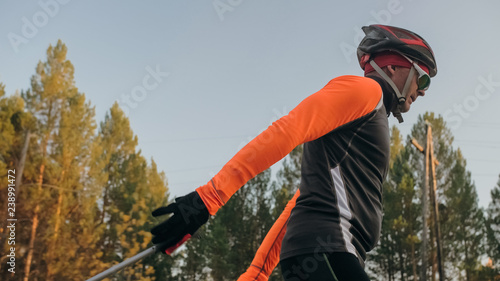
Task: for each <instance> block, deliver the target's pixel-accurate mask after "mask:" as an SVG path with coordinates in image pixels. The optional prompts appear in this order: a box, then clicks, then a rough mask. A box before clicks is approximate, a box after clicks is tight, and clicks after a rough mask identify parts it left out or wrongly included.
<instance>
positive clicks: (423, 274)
mask: <svg viewBox="0 0 500 281" xmlns="http://www.w3.org/2000/svg"><path fill="white" fill-rule="evenodd" d="M426 124H427V141H426V148H425V149H424V148H423V147H422V146H421V145H420V144H419V143H418V142H417V140H415V139H412V140H411V143H412V144H413V145H414V146H415V147H416V148H417V149H418V150H419V151H420V152H422V153H423V154H425V159H424V164H425V165H424V166H425V168H424V169H425V173H424V184H423V186H422V223H423V225H422V229H423V230H422V246H421V260H422V267H421V271H420V277H419V280H420V281H426V280H427V262H428V257H427V248H428V246H427V244H428V243H427V227H428V226H427V210H428V209H429V205H428V201H427V196H428V194H430V198H431V201H432V202H431V203H432V206H433V220H434V230H435V232H436V245H437V259H438V271H439V280H440V281H444V268H443V262H442V248H441V233H440V228H439V211H438V203H437V200H436V192H437V180H436V165H439V161H437V159H435V158H434V146H433V142H432V129H431V124H430V123H429V122H427V121H426ZM429 163H431V165H430V166H431V171H432V179H433V190H432V192H430V191H431V190H430V188H429Z"/></svg>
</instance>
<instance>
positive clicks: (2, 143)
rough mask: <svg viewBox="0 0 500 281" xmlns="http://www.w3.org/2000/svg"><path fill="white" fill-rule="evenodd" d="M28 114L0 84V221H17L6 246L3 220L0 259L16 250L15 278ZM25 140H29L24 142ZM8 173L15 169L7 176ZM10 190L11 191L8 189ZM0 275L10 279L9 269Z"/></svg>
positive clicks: (20, 239) (19, 265)
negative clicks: (11, 241)
mask: <svg viewBox="0 0 500 281" xmlns="http://www.w3.org/2000/svg"><path fill="white" fill-rule="evenodd" d="M29 121H30V118H29V114H27V113H26V112H25V103H24V101H23V100H22V98H21V97H20V95H19V94H17V93H16V94H14V95H11V96H7V97H6V96H5V90H4V85H3V84H1V83H0V200H1V202H6V203H5V204H4V205H3V206H4V207H2V208H1V209H0V216H1V217H3V218H8V217H9V216H8V212H12V213H14V214H15V217H13V218H16V219H17V220H18V222H16V225H15V227H16V243H17V244H16V245H9V244H8V243H7V240H6V239H8V236H9V234H10V233H9V231H7V228H6V226H7V225H6V223H7V221H6V220H4V221H3V222H2V223H1V227H0V245H1V246H0V256H2V257H6V255H7V254H8V253H10V247H12V246H14V247H15V248H16V259H17V260H16V269H15V271H16V276H20V275H22V270H20V268H22V266H23V260H22V259H19V257H20V255H21V254H22V247H20V245H23V244H22V243H23V242H25V241H24V238H25V237H26V236H25V235H23V234H24V231H29V230H28V229H26V228H25V226H26V224H24V223H21V222H22V221H23V220H24V219H26V218H25V216H24V214H25V208H24V206H23V204H22V203H23V201H22V200H20V198H19V190H21V188H24V187H22V186H21V184H22V179H23V169H24V163H25V162H26V161H25V159H26V157H25V155H26V153H24V154H23V152H25V149H24V147H25V145H24V144H25V142H26V140H27V138H26V136H29V134H28V133H26V131H27V130H28V128H29V126H30V125H31V124H30V122H29ZM28 141H29V140H28ZM9 170H15V174H13V172H11V173H8V171H9ZM8 174H10V175H13V176H15V182H12V178H11V182H9V181H8ZM11 183H12V184H13V185H14V188H15V190H14V191H13V194H14V197H13V198H15V202H14V204H15V206H12V205H9V206H8V204H7V202H9V203H11V202H10V201H8V197H11V196H9V193H8V188H9V186H8V185H9V184H11ZM11 190H12V189H11ZM11 198H12V197H11ZM8 207H11V208H12V207H13V208H14V209H8ZM1 268H2V272H0V279H10V278H11V277H12V273H10V272H8V271H7V269H8V268H9V266H7V265H6V264H5V266H2V267H1Z"/></svg>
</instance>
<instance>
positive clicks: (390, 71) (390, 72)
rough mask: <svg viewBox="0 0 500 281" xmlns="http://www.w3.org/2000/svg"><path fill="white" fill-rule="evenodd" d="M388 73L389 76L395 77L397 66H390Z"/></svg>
mask: <svg viewBox="0 0 500 281" xmlns="http://www.w3.org/2000/svg"><path fill="white" fill-rule="evenodd" d="M387 71H388V72H389V74H390V75H391V76H392V75H394V72H396V66H395V65H391V64H389V65H388V66H387Z"/></svg>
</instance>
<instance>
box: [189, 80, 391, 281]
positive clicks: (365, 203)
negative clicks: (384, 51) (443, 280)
mask: <svg viewBox="0 0 500 281" xmlns="http://www.w3.org/2000/svg"><path fill="white" fill-rule="evenodd" d="M375 79H376V78H367V77H359V76H341V77H337V78H335V79H333V80H331V81H330V82H329V83H328V84H327V85H326V86H325V87H323V88H322V89H321V90H320V91H318V92H316V93H314V94H312V95H310V96H309V97H307V98H306V99H304V100H303V101H302V102H301V103H300V104H299V105H298V106H297V107H295V108H294V109H293V110H292V111H291V112H290V113H289V114H288V115H286V116H284V117H282V118H280V119H279V120H277V121H276V122H274V123H273V124H272V125H271V126H269V128H267V129H266V130H265V131H264V132H262V133H261V134H260V135H258V136H257V137H256V138H255V139H253V140H252V141H251V142H250V143H248V144H247V145H246V146H245V147H243V148H242V149H241V150H240V151H239V152H238V153H237V154H236V155H235V156H234V157H233V158H232V159H231V160H230V161H229V162H228V163H227V164H226V165H225V166H224V167H223V168H222V169H221V171H220V172H219V173H218V174H217V175H215V176H214V177H213V178H212V179H211V180H210V181H209V182H208V183H207V184H206V185H204V186H201V187H199V188H198V189H197V192H198V193H199V194H200V197H201V198H202V200H203V202H204V203H205V205H206V206H207V208H208V210H209V212H210V214H211V215H215V213H216V212H217V210H218V209H219V208H221V207H222V206H223V205H224V204H225V202H227V201H228V200H229V198H230V197H231V196H232V195H233V194H234V193H235V192H236V191H237V190H238V189H239V188H240V187H241V186H243V185H244V184H245V183H246V182H247V181H248V180H250V179H251V178H253V177H254V176H256V175H257V174H258V173H260V172H262V171H264V170H265V169H267V168H269V167H270V166H271V165H273V164H274V163H276V162H277V161H279V160H280V159H282V158H283V157H285V156H286V155H287V154H288V153H290V151H292V149H293V148H295V147H296V146H298V145H300V144H304V153H303V158H302V171H301V172H302V174H301V183H300V188H299V191H298V192H297V194H296V195H295V197H294V198H293V199H292V200H291V201H290V203H289V204H288V206H287V208H286V209H285V211H284V212H283V214H282V215H281V216H280V218H279V219H278V220H277V221H276V223H275V225H274V226H273V227H272V229H271V230H270V232H269V233H268V235H267V236H266V238H265V239H264V241H263V243H262V245H261V248H260V249H259V250H258V252H257V255H256V257H255V259H254V261H253V262H252V266H251V267H250V268H249V270H248V271H247V273H245V274H244V275H242V277H240V279H239V280H267V276H268V275H269V274H270V273H271V271H272V269H273V268H274V267H275V266H276V264H277V263H278V262H279V259H280V258H281V259H286V258H289V257H293V256H297V255H302V254H311V253H318V254H319V253H323V252H349V253H352V254H354V255H356V256H357V257H358V259H359V260H360V261H361V262H362V263H363V261H364V259H365V256H366V252H367V251H370V250H371V249H372V248H373V247H374V246H375V244H376V243H377V241H378V238H379V233H380V227H381V221H382V182H383V179H384V178H385V176H386V174H387V170H388V164H389V129H388V121H387V111H386V107H387V105H386V106H384V94H383V92H384V91H386V89H388V88H389V87H387V86H386V84H385V82H383V81H381V80H380V79H376V80H375ZM383 89H384V90H383ZM385 96H386V97H387V96H389V94H386V95H385ZM391 96H392V95H391ZM387 100H388V99H386V103H387ZM389 106H390V105H389ZM280 252H281V254H280ZM280 256H281V257H280Z"/></svg>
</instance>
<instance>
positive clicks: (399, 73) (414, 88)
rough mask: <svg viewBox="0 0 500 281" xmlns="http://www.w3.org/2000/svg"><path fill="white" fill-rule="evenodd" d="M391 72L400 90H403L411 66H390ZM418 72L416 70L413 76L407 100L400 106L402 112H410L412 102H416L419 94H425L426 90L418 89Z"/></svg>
mask: <svg viewBox="0 0 500 281" xmlns="http://www.w3.org/2000/svg"><path fill="white" fill-rule="evenodd" d="M388 70H389V73H390V74H391V75H390V76H391V78H392V81H394V84H396V86H397V87H398V89H399V91H400V92H403V88H404V86H405V83H406V79H407V78H408V75H409V74H410V68H405V67H399V66H395V67H393V66H388ZM417 76H418V73H417V72H416V71H415V72H414V73H413V77H412V78H411V82H410V86H409V87H408V92H407V93H406V101H405V103H404V104H403V105H402V106H401V107H400V110H401V112H408V111H409V110H410V107H411V105H412V103H414V102H415V101H416V100H417V98H418V97H419V96H424V95H425V91H423V90H418V84H417Z"/></svg>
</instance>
